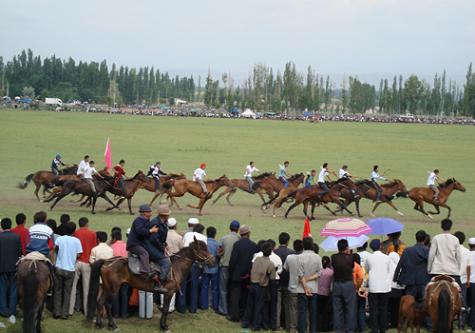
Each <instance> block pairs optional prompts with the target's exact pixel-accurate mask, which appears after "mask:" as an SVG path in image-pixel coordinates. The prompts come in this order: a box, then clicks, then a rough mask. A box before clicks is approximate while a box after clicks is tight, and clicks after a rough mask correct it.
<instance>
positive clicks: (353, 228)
mask: <svg viewBox="0 0 475 333" xmlns="http://www.w3.org/2000/svg"><path fill="white" fill-rule="evenodd" d="M370 232H371V228H370V227H369V226H368V225H367V224H366V223H365V222H364V221H362V220H359V219H355V218H351V217H343V218H339V219H336V220H331V221H329V222H327V223H326V224H325V227H324V228H323V229H322V232H321V233H320V236H334V237H338V238H344V237H358V236H361V235H366V234H368V233H370Z"/></svg>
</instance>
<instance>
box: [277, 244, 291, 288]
mask: <svg viewBox="0 0 475 333" xmlns="http://www.w3.org/2000/svg"><path fill="white" fill-rule="evenodd" d="M274 252H275V254H277V255H278V256H279V257H280V260H282V265H284V264H285V260H286V259H287V257H288V256H289V254H294V250H291V249H289V248H288V247H287V246H279V247H278V248H277V249H275V250H274ZM279 285H280V286H281V287H282V288H288V286H289V272H287V271H286V270H285V269H284V270H283V271H282V273H280V280H279Z"/></svg>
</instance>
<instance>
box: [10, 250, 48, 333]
mask: <svg viewBox="0 0 475 333" xmlns="http://www.w3.org/2000/svg"><path fill="white" fill-rule="evenodd" d="M48 265H49V264H48V262H47V261H44V260H27V259H25V260H22V261H21V262H20V263H19V264H18V268H17V283H18V295H19V299H20V306H21V307H22V309H23V333H39V332H41V319H42V313H43V306H44V303H45V300H46V293H47V291H48V289H49V288H50V286H51V283H52V279H51V273H50V268H49V266H48Z"/></svg>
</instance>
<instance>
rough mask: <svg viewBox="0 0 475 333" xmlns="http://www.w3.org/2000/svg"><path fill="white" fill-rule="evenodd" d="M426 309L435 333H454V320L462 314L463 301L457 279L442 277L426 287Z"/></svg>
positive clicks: (433, 280) (436, 278)
mask: <svg viewBox="0 0 475 333" xmlns="http://www.w3.org/2000/svg"><path fill="white" fill-rule="evenodd" d="M424 303H425V304H424V305H425V308H426V309H427V313H428V314H429V316H430V318H431V320H432V328H433V332H435V333H449V332H450V333H451V332H453V320H454V318H455V317H456V316H457V315H459V314H460V309H461V307H462V299H461V296H460V292H459V289H458V284H457V283H456V282H455V279H453V278H451V277H450V276H446V275H440V276H437V277H434V278H433V279H432V280H431V282H430V283H429V284H428V285H427V287H426V292H425V300H424Z"/></svg>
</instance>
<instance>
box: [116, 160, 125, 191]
mask: <svg viewBox="0 0 475 333" xmlns="http://www.w3.org/2000/svg"><path fill="white" fill-rule="evenodd" d="M124 165H125V161H124V160H120V161H119V163H118V164H117V165H116V166H115V167H114V186H119V188H120V190H121V191H122V195H126V194H127V193H126V192H127V191H126V190H125V183H124V178H125V169H124Z"/></svg>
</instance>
